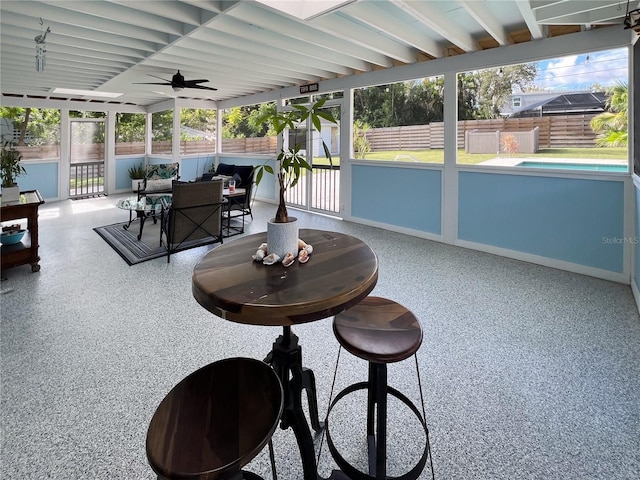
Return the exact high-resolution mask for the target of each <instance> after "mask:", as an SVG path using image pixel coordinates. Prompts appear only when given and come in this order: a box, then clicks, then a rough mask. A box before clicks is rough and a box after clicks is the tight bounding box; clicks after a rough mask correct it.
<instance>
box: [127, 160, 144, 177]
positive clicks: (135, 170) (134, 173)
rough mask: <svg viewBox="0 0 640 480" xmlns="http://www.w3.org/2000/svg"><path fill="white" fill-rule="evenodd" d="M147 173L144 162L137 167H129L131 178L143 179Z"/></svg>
mask: <svg viewBox="0 0 640 480" xmlns="http://www.w3.org/2000/svg"><path fill="white" fill-rule="evenodd" d="M145 173H146V171H145V168H144V165H143V164H142V163H139V164H138V165H136V166H135V167H131V168H129V178H130V179H131V180H142V179H143V178H144V175H145Z"/></svg>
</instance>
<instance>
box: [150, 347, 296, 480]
mask: <svg viewBox="0 0 640 480" xmlns="http://www.w3.org/2000/svg"><path fill="white" fill-rule="evenodd" d="M282 408H283V392H282V386H281V383H280V380H279V379H278V376H277V375H276V373H275V371H274V370H273V369H272V368H271V367H270V366H268V365H267V364H265V363H264V362H261V361H259V360H255V359H250V358H229V359H225V360H220V361H218V362H214V363H211V364H209V365H207V366H205V367H202V368H201V369H199V370H197V371H195V372H193V373H192V374H190V375H189V376H187V377H186V378H184V379H183V380H182V381H180V382H179V383H178V384H177V385H176V386H175V387H173V389H172V390H171V391H170V392H169V393H168V394H167V396H166V397H165V398H164V399H163V400H162V402H161V403H160V405H159V406H158V408H157V410H156V412H155V414H154V415H153V418H152V419H151V423H150V425H149V430H148V432H147V458H148V460H149V464H150V465H151V468H153V470H154V471H155V472H156V473H157V474H158V476H159V478H166V479H189V478H193V479H199V480H205V479H206V480H215V479H223V478H224V479H226V478H234V479H235V478H243V477H242V476H240V474H239V472H241V469H242V467H243V466H245V465H246V464H247V463H249V462H250V461H251V460H252V459H253V458H254V457H255V456H256V455H257V454H258V453H259V452H260V451H261V450H262V448H263V447H264V446H265V445H266V444H267V443H268V442H270V440H271V436H272V435H273V432H274V431H275V429H276V427H277V425H278V421H279V419H280V415H281V414H282ZM247 473H249V472H247ZM244 478H252V479H253V478H260V477H257V476H256V475H255V474H248V475H247V476H246V477H244Z"/></svg>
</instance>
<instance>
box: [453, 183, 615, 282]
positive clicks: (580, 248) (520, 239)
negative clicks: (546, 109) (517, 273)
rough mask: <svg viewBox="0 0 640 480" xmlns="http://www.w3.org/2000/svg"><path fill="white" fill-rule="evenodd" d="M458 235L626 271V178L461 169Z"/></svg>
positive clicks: (460, 237) (556, 257)
mask: <svg viewBox="0 0 640 480" xmlns="http://www.w3.org/2000/svg"><path fill="white" fill-rule="evenodd" d="M458 238H459V239H460V240H466V241H469V242H475V243H480V244H484V245H491V246H495V247H499V248H505V249H509V250H514V251H518V252H524V253H529V254H533V255H540V256H543V257H548V258H553V259H557V260H562V261H566V262H571V263H576V264H579V265H585V266H588V267H594V268H599V269H602V270H607V271H610V272H617V273H622V272H623V267H624V264H623V251H624V243H625V238H624V181H623V180H617V179H616V180H611V181H609V180H586V179H575V178H552V177H543V176H520V175H500V174H495V173H474V172H460V176H459V213H458Z"/></svg>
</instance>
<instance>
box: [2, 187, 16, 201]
mask: <svg viewBox="0 0 640 480" xmlns="http://www.w3.org/2000/svg"><path fill="white" fill-rule="evenodd" d="M18 200H20V187H18V185H15V184H14V186H13V187H2V203H15V202H17V201H18Z"/></svg>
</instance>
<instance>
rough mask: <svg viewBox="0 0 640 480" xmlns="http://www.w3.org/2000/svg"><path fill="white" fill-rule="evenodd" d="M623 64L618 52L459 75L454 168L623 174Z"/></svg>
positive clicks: (625, 97) (625, 168)
mask: <svg viewBox="0 0 640 480" xmlns="http://www.w3.org/2000/svg"><path fill="white" fill-rule="evenodd" d="M627 65H628V49H627V48H620V49H615V50H608V51H596V52H589V53H588V54H583V55H570V56H566V57H559V58H549V59H546V60H541V61H538V62H533V63H524V64H516V65H507V66H503V67H499V68H492V69H486V70H480V71H470V72H463V73H460V74H458V88H459V91H458V95H459V98H463V99H464V101H463V102H462V104H461V105H459V112H458V120H459V121H458V163H463V164H478V165H491V166H502V167H516V168H527V169H536V170H539V169H546V170H550V169H551V170H582V171H597V172H627V171H628V158H629V155H628V146H627V145H628V142H627V126H628V122H627V110H628V95H627V85H628V67H627ZM516 100H518V102H517V103H516Z"/></svg>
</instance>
